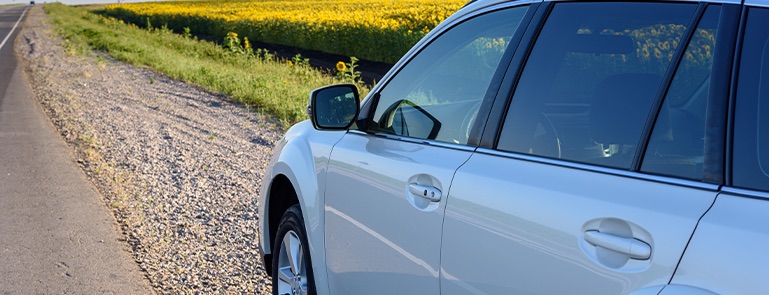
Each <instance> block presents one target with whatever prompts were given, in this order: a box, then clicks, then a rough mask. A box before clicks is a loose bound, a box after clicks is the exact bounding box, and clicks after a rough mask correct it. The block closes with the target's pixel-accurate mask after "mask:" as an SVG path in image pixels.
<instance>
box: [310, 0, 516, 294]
mask: <svg viewBox="0 0 769 295" xmlns="http://www.w3.org/2000/svg"><path fill="white" fill-rule="evenodd" d="M527 16H528V17H529V18H530V13H529V6H528V5H521V4H516V5H509V4H508V5H503V6H496V7H488V8H484V9H482V10H481V11H478V12H476V13H473V14H472V16H469V17H464V18H463V19H459V20H457V21H456V24H455V25H454V26H452V27H451V28H449V29H448V30H447V31H445V32H443V33H441V34H440V35H439V36H438V37H437V38H435V39H434V40H433V41H431V42H430V43H429V44H428V45H427V46H426V47H424V48H422V49H420V51H419V52H418V53H417V54H416V55H415V56H414V57H413V58H412V59H411V60H410V61H409V62H408V63H407V64H406V65H405V66H403V67H402V68H400V69H399V70H398V72H397V73H396V74H395V75H394V76H393V77H392V78H391V79H390V80H386V81H385V82H384V83H385V84H384V86H382V87H378V88H376V89H374V94H373V96H372V98H371V99H373V101H372V102H370V103H373V104H374V105H373V108H372V109H371V111H370V113H365V111H364V114H363V115H362V116H363V117H366V118H367V120H368V121H367V122H366V124H365V126H361V125H359V126H358V129H359V130H353V131H350V132H349V133H348V134H346V135H345V136H344V137H343V138H342V139H341V140H340V142H338V143H337V144H336V145H335V146H334V149H333V151H332V153H331V158H330V161H329V167H328V174H327V185H326V192H325V204H326V205H325V225H326V228H325V232H326V239H325V241H326V245H325V247H326V261H327V270H328V278H329V288H330V291H331V293H332V294H439V292H440V290H439V279H438V278H439V272H440V263H439V262H440V243H441V233H442V231H441V228H442V225H443V210H444V209H445V204H446V195H447V194H448V193H449V191H450V190H449V189H450V184H451V181H452V178H453V176H454V172H455V171H456V169H457V167H459V166H460V165H461V164H462V163H464V162H465V161H466V160H467V159H468V158H469V157H470V155H471V154H472V152H473V150H474V149H475V145H474V144H472V143H468V142H469V139H470V136H471V135H472V130H473V128H472V127H473V125H474V123H475V122H476V119H477V117H478V116H477V114H478V113H479V110H480V109H482V107H481V106H482V105H483V102H484V97H485V95H486V93H487V92H489V91H488V89H489V88H493V87H490V85H494V84H493V83H492V82H491V81H492V80H493V78H494V77H495V76H496V75H495V73H496V74H497V75H499V74H503V73H504V70H505V69H506V68H507V64H509V62H510V58H511V56H512V54H509V53H508V54H507V55H506V57H505V53H506V49H508V48H515V45H511V44H512V43H515V42H514V41H513V35H514V34H515V33H516V31H517V28H518V27H519V24H521V23H525V22H524V21H523V19H524V18H525V17H527ZM519 39H520V37H519ZM500 65H501V66H500ZM492 98H493V97H492ZM364 109H365V106H364ZM485 112H488V108H486V111H485ZM480 117H485V115H481V116H480Z"/></svg>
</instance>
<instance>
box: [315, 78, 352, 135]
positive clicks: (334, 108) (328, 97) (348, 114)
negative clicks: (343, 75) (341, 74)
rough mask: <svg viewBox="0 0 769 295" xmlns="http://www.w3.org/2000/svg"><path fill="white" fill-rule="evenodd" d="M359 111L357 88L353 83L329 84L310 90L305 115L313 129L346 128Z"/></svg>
mask: <svg viewBox="0 0 769 295" xmlns="http://www.w3.org/2000/svg"><path fill="white" fill-rule="evenodd" d="M359 112H360V99H359V95H358V88H357V87H356V86H355V85H353V84H337V85H331V86H326V87H321V88H318V89H315V90H313V91H312V92H310V101H309V103H308V104H307V115H309V116H310V121H312V126H314V127H315V129H318V130H345V129H348V128H350V126H351V125H352V123H353V122H355V120H356V119H357V117H358V113H359Z"/></svg>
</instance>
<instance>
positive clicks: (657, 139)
mask: <svg viewBox="0 0 769 295" xmlns="http://www.w3.org/2000/svg"><path fill="white" fill-rule="evenodd" d="M308 112H309V115H310V118H311V119H310V120H308V121H305V122H301V123H298V124H297V125H295V126H293V127H292V128H291V129H290V130H289V131H288V132H287V133H286V134H285V137H284V138H283V139H282V140H281V141H280V142H279V144H278V145H277V146H276V148H275V153H274V156H273V158H272V162H271V163H270V165H269V167H268V168H267V171H266V175H265V179H264V182H263V188H262V190H261V196H260V206H259V211H260V212H259V213H260V217H261V219H260V221H259V233H260V245H261V247H262V253H263V257H262V258H263V259H264V262H265V265H266V266H267V268H268V270H269V273H270V274H271V275H272V277H273V293H274V294H421V295H426V294H594V295H597V294H636V295H641V294H663V295H673V294H703V295H704V294H769V279H767V278H769V251H768V252H767V253H764V250H767V249H769V199H768V198H769V1H768V0H745V1H743V2H740V1H737V0H725V1H706V2H696V1H664V2H663V1H629V2H613V1H592V2H589V1H497V0H479V1H473V2H471V3H468V4H467V5H466V6H465V7H464V8H462V9H461V10H460V11H458V12H457V13H456V14H454V15H453V16H451V17H450V18H448V19H447V20H445V21H444V22H443V23H441V24H440V25H439V26H438V27H436V28H435V29H434V30H432V31H431V32H430V33H429V34H428V35H427V36H426V37H425V38H424V39H423V40H421V41H420V42H419V43H418V44H417V45H416V46H415V47H414V48H413V49H411V51H409V52H408V53H407V54H406V55H405V56H404V57H403V58H402V59H401V60H400V61H399V62H398V63H397V64H396V65H395V66H394V67H393V68H392V70H390V72H389V73H388V74H387V75H386V76H385V77H384V78H383V79H382V81H381V82H380V83H379V84H378V85H377V86H376V87H374V89H373V90H372V91H371V92H370V94H369V95H368V96H367V97H365V98H364V99H363V100H362V101H361V100H360V98H359V97H358V92H357V90H356V88H355V86H353V85H332V86H328V87H324V88H321V89H317V90H315V91H313V92H312V93H311V94H310V103H309V105H308ZM762 126H763V129H762V128H761V127H762Z"/></svg>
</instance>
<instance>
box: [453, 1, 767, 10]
mask: <svg viewBox="0 0 769 295" xmlns="http://www.w3.org/2000/svg"><path fill="white" fill-rule="evenodd" d="M560 1H570V2H575V0H514V1H510V0H470V1H469V2H467V4H465V6H464V7H476V9H477V8H481V7H487V6H490V5H495V4H498V3H507V2H517V3H537V2H560ZM576 1H577V2H579V1H583V0H576ZM584 1H585V2H587V1H595V0H584ZM631 1H632V0H631ZM743 1H744V2H745V4H748V5H754V6H767V7H769V0H702V1H700V0H666V1H665V2H709V3H730V4H742V3H743ZM639 2H640V1H639ZM473 10H475V9H473Z"/></svg>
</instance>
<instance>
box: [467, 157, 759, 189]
mask: <svg viewBox="0 0 769 295" xmlns="http://www.w3.org/2000/svg"><path fill="white" fill-rule="evenodd" d="M475 152H476V153H478V154H484V155H490V156H496V157H500V158H506V159H512V160H518V161H528V162H533V163H539V164H543V165H551V166H554V167H559V168H565V169H578V170H583V171H587V172H594V173H601V174H606V175H613V176H619V177H627V178H633V179H638V180H646V181H653V182H658V183H663V184H669V185H676V186H682V187H690V188H696V189H702V190H707V191H712V192H718V191H720V190H721V189H722V186H721V185H718V184H713V183H707V182H701V181H696V180H691V179H684V178H678V177H674V176H664V175H655V174H648V173H643V172H639V171H628V170H624V169H618V168H611V167H604V166H598V165H593V164H584V163H577V162H571V161H566V160H560V159H551V158H545V157H539V156H532V155H526V154H520V153H514V152H508V151H500V150H494V149H488V148H480V147H479V148H478V149H477V150H476V151H475ZM767 196H769V194H767Z"/></svg>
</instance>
